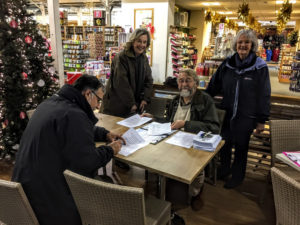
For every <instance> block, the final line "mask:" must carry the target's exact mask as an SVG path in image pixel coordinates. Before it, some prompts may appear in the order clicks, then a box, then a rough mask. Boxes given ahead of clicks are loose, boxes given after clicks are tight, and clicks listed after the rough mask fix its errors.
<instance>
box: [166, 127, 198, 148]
mask: <svg viewBox="0 0 300 225" xmlns="http://www.w3.org/2000/svg"><path fill="white" fill-rule="evenodd" d="M195 136H196V134H190V133H185V132H182V131H179V132H177V133H176V134H174V135H173V136H172V137H171V138H169V139H168V140H167V141H166V143H168V144H171V145H178V146H181V147H184V148H191V147H192V145H193V139H194V137H195Z"/></svg>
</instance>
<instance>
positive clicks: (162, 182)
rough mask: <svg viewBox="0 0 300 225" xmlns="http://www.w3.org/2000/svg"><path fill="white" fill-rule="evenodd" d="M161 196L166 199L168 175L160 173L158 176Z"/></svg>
mask: <svg viewBox="0 0 300 225" xmlns="http://www.w3.org/2000/svg"><path fill="white" fill-rule="evenodd" d="M158 188H159V198H160V199H162V200H165V198H166V177H164V176H162V175H159V177H158Z"/></svg>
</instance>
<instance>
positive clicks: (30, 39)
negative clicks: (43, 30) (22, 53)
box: [25, 36, 32, 44]
mask: <svg viewBox="0 0 300 225" xmlns="http://www.w3.org/2000/svg"><path fill="white" fill-rule="evenodd" d="M25 42H26V43H27V44H31V43H32V38H31V37H29V36H26V37H25Z"/></svg>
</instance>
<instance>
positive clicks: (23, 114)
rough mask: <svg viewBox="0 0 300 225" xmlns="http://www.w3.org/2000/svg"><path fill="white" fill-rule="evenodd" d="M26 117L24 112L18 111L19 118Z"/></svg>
mask: <svg viewBox="0 0 300 225" xmlns="http://www.w3.org/2000/svg"><path fill="white" fill-rule="evenodd" d="M25 118H26V113H25V112H20V119H22V120H24V119H25Z"/></svg>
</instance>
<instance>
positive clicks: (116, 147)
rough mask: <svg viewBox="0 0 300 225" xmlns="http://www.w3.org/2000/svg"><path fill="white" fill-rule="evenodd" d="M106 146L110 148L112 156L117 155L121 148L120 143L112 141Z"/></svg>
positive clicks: (119, 141)
mask: <svg viewBox="0 0 300 225" xmlns="http://www.w3.org/2000/svg"><path fill="white" fill-rule="evenodd" d="M108 146H110V147H112V149H113V151H114V155H116V154H118V153H119V151H120V150H121V147H122V141H121V140H118V141H113V142H112V143H110V144H108Z"/></svg>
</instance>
